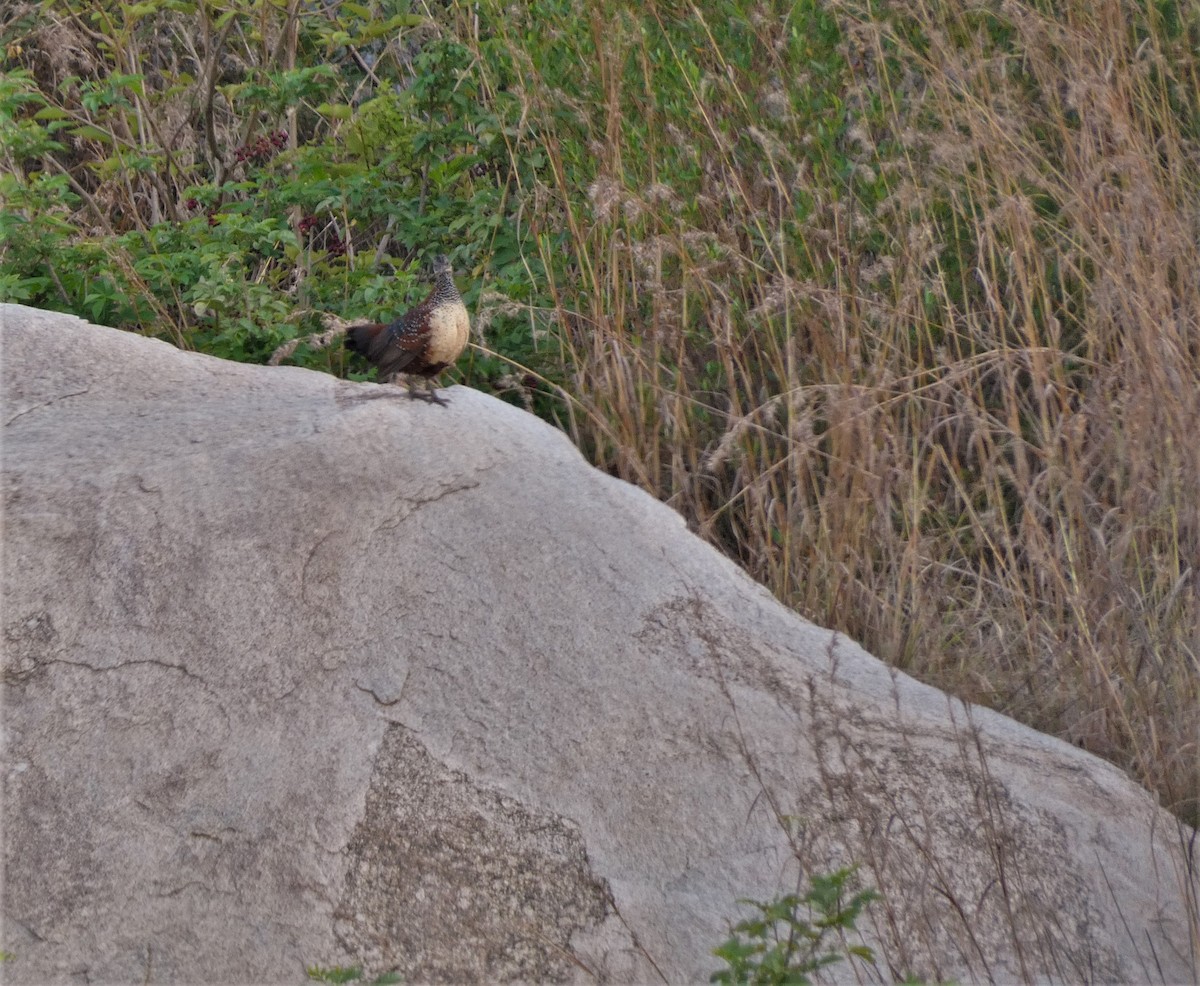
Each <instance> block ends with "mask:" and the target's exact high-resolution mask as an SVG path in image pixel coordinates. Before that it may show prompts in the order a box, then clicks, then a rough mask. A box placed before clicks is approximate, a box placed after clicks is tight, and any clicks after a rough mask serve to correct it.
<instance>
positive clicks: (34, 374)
mask: <svg viewBox="0 0 1200 986" xmlns="http://www.w3.org/2000/svg"><path fill="white" fill-rule="evenodd" d="M0 318H2V325H3V327H2V330H0V339H2V345H3V352H2V357H3V430H2V433H0V436H2V440H3V489H4V513H3V534H4V557H3V592H4V611H3V631H4V680H5V692H4V699H3V713H4V716H3V719H4V741H5V747H4V761H3V771H4V809H3V811H4V868H5V869H4V877H5V881H4V900H3V905H4V924H3V929H2V934H0V938H2V940H0V947H2V948H3V949H5V950H7V951H8V952H10V953H12V956H13V957H12V958H11V959H9V960H8V961H7V962H6V963H5V964H4V967H3V973H4V978H5V979H6V980H7V981H9V982H14V983H16V982H22V983H27V982H129V983H132V982H139V983H140V982H159V983H162V982H191V983H196V982H212V983H217V982H220V983H235V982H246V983H249V982H281V983H298V982H303V981H304V968H305V966H306V965H309V964H314V963H316V964H321V965H324V966H332V965H351V964H362V965H364V966H365V967H366V970H367V972H368V973H370V974H375V973H379V972H382V971H384V970H387V969H392V968H395V969H398V970H399V971H400V972H401V973H402V975H403V976H404V977H405V981H407V982H422V981H487V982H491V981H511V980H526V981H562V980H571V981H585V982H586V981H591V980H593V979H598V980H602V981H605V980H607V981H636V982H653V981H662V980H666V981H669V982H689V981H698V980H705V979H707V977H708V975H709V973H710V972H712V971H713V970H714V969H716V968H718V967H719V963H718V962H717V961H716V960H715V959H714V958H713V957H712V955H711V954H710V949H711V948H712V947H713V946H715V945H716V944H718V943H719V942H720V941H722V940H723V938H724V937H725V934H726V932H727V929H728V926H729V923H730V922H732V921H734V920H737V919H738V918H739V917H740V916H743V915H744V914H745V910H744V909H743V908H741V907H739V905H738V904H737V899H738V898H753V899H757V900H767V899H770V898H772V897H774V896H776V895H778V894H780V893H784V892H787V891H789V890H793V889H795V887H796V884H797V880H798V878H799V877H800V875H801V874H802V873H806V872H828V871H830V870H831V869H833V868H835V867H837V866H840V865H844V864H846V863H849V862H851V861H856V862H858V863H859V864H860V866H861V868H860V870H859V878H860V879H861V881H862V882H863V883H864V884H867V885H871V886H874V887H876V888H878V889H879V890H880V891H881V893H882V894H883V895H884V899H883V900H882V901H881V902H879V903H877V904H874V905H872V907H871V909H870V911H869V912H868V913H867V915H865V916H864V918H863V919H862V920H861V921H860V928H861V930H862V932H863V934H864V935H865V938H866V940H867V941H868V942H869V943H870V944H872V945H873V946H874V947H875V948H876V950H877V964H876V965H875V966H870V965H866V964H863V963H858V962H857V961H856V964H855V965H854V966H851V965H850V964H848V963H842V964H841V965H838V966H833V967H831V969H830V970H829V973H830V975H831V976H832V977H833V978H840V979H848V980H852V979H855V978H859V979H866V980H868V981H870V980H889V979H892V978H894V977H897V976H901V975H904V974H906V973H910V972H912V973H917V974H919V975H922V976H925V977H928V978H936V979H947V978H953V979H957V980H960V981H983V980H988V979H992V980H997V981H1010V980H1017V979H1034V980H1052V981H1060V982H1077V981H1082V980H1085V979H1086V980H1090V981H1105V980H1113V981H1151V980H1153V981H1166V982H1180V981H1189V980H1192V979H1194V977H1195V965H1194V964H1193V963H1194V961H1195V960H1194V957H1193V956H1192V953H1191V951H1190V949H1191V947H1192V945H1190V944H1189V931H1190V930H1191V931H1194V929H1195V924H1194V920H1195V912H1194V908H1192V909H1191V910H1189V907H1190V904H1189V899H1190V900H1192V901H1194V893H1195V883H1194V882H1191V883H1189V878H1188V877H1187V876H1186V869H1185V866H1184V862H1183V860H1184V853H1183V851H1182V849H1181V846H1182V844H1183V843H1184V842H1185V841H1186V840H1187V839H1189V838H1191V835H1192V833H1191V832H1190V830H1184V829H1181V828H1180V827H1179V826H1178V825H1177V823H1176V822H1175V821H1174V820H1173V819H1172V818H1171V817H1170V816H1168V815H1167V814H1165V813H1163V812H1162V811H1160V810H1159V809H1158V808H1157V807H1156V806H1155V803H1154V801H1153V800H1152V799H1151V798H1150V797H1149V796H1148V795H1147V794H1146V793H1145V792H1144V791H1143V790H1141V789H1140V788H1139V787H1138V786H1136V785H1135V784H1133V783H1132V782H1131V781H1130V780H1128V779H1127V778H1126V777H1125V776H1124V775H1123V774H1122V773H1121V772H1120V771H1118V770H1117V769H1115V768H1114V767H1112V766H1110V765H1108V764H1105V763H1103V762H1101V761H1100V760H1098V759H1096V758H1094V757H1092V756H1089V755H1087V754H1084V753H1081V752H1080V751H1078V750H1075V749H1073V748H1071V747H1069V746H1067V745H1064V744H1063V743H1060V742H1058V741H1056V740H1054V739H1051V738H1048V737H1046V736H1043V735H1040V734H1038V733H1035V732H1033V731H1032V730H1029V729H1026V728H1025V727H1022V726H1020V725H1018V724H1016V723H1014V722H1012V721H1010V720H1008V719H1005V718H1003V717H1001V716H999V715H996V714H993V713H990V712H988V711H986V710H982V709H978V708H969V707H966V706H964V705H962V704H961V703H959V702H957V701H955V700H952V699H949V698H947V697H946V696H944V695H942V694H941V693H940V692H937V691H935V690H933V689H931V688H928V687H925V686H923V685H920V684H918V683H916V682H914V681H912V680H910V679H909V678H907V677H905V676H904V675H901V674H897V673H894V672H892V671H890V670H889V669H888V668H886V667H885V666H884V665H883V664H881V663H880V662H878V661H876V660H875V659H874V658H872V657H871V656H870V655H868V654H866V653H865V652H864V651H863V650H861V649H860V648H859V647H857V646H856V645H855V644H854V643H852V642H851V641H849V640H846V639H844V638H840V637H838V636H836V635H835V634H833V633H830V632H828V631H826V630H822V629H819V628H817V627H815V626H812V625H811V624H808V623H806V622H804V621H803V620H801V619H799V618H797V617H796V616H795V615H794V614H793V613H791V612H789V611H787V610H786V609H784V608H783V607H781V606H780V605H778V604H777V603H776V602H775V601H774V600H773V599H772V598H771V596H770V595H769V594H768V593H767V592H766V591H765V590H764V589H762V588H761V587H759V586H757V585H755V584H754V583H752V582H751V581H750V580H749V579H748V578H746V577H745V576H744V575H743V574H742V573H741V572H740V571H739V570H738V569H736V567H735V566H734V565H732V564H731V563H730V562H729V561H727V560H726V559H724V558H723V557H721V556H720V555H719V554H718V553H716V552H715V551H713V550H712V549H710V548H708V547H707V546H705V545H704V544H703V543H701V542H700V541H699V540H698V539H697V538H695V537H693V536H692V535H691V534H689V533H688V532H687V531H686V530H685V528H684V525H683V523H682V522H681V520H680V518H679V517H678V516H677V515H675V514H674V513H673V512H672V511H670V510H669V509H668V508H667V507H665V506H663V505H661V504H659V503H657V502H655V501H654V500H653V499H651V498H650V497H648V496H646V495H645V494H643V493H642V492H640V491H638V490H637V489H634V488H633V487H631V486H628V485H626V484H624V483H622V482H619V481H617V480H614V479H612V478H610V477H607V476H605V475H602V474H601V473H599V472H597V471H595V470H593V469H591V468H590V467H588V466H587V465H586V464H585V463H584V461H583V460H582V459H581V457H580V456H579V454H578V453H577V452H576V451H575V450H574V448H573V447H572V446H571V445H570V444H569V442H568V441H567V440H566V439H565V438H564V437H563V436H562V435H560V434H559V433H557V432H555V431H554V430H552V429H551V428H549V427H548V426H546V425H545V424H543V423H541V422H540V421H538V420H537V419H536V418H534V417H532V416H530V415H528V414H525V413H523V412H521V411H519V410H517V409H514V408H512V407H509V406H507V405H505V404H502V403H500V402H498V401H496V400H493V399H491V398H489V397H486V396H484V395H482V394H479V393H476V392H474V391H471V390H467V389H464V388H454V389H452V390H450V391H449V394H448V396H449V397H450V398H451V400H452V404H451V405H450V406H449V407H448V408H441V407H432V406H428V405H425V404H423V403H419V402H412V401H409V400H407V399H405V398H404V397H403V396H402V395H401V394H400V393H398V392H395V391H389V390H386V389H381V388H378V387H376V386H374V385H370V384H355V383H349V382H345V381H340V380H337V379H334V378H332V377H329V376H324V375H321V374H317V373H312V372H308V371H304V370H300V369H296V368H286V367H285V368H264V367H250V366H241V365H236V364H232V363H227V362H223V361H220V360H216V359H211V358H207V357H203V356H198V355H195V354H189V353H183V352H180V351H178V350H176V349H174V348H172V347H171V346H169V345H167V344H165V343H162V342H156V341H150V340H146V339H143V338H140V337H137V336H134V335H130V334H125V333H121V332H116V331H113V330H110V329H104V328H98V327H95V326H91V325H88V324H86V323H84V322H82V321H80V320H78V319H75V318H72V317H68V316H63V315H57V314H51V313H46V312H39V311H35V310H32V309H28V308H22V307H19V306H2V307H0ZM1189 894H1191V895H1193V896H1191V897H1190V898H1189ZM1193 943H1194V939H1193Z"/></svg>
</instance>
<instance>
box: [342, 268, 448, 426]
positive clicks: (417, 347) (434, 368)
mask: <svg viewBox="0 0 1200 986" xmlns="http://www.w3.org/2000/svg"><path fill="white" fill-rule="evenodd" d="M433 272H434V275H435V281H434V285H433V290H432V291H430V293H429V297H427V298H426V299H425V300H424V301H422V302H421V303H420V304H419V305H417V306H416V307H415V308H413V309H411V310H410V311H408V312H405V313H404V314H403V315H401V316H400V317H399V318H397V319H396V320H395V321H394V322H391V323H388V324H384V323H382V322H370V323H366V324H364V325H352V326H350V327H349V328H348V329H346V346H347V348H349V349H350V350H352V351H353V352H356V353H359V354H361V355H362V356H365V357H366V358H367V360H368V361H369V362H370V363H373V364H374V365H375V366H377V367H378V368H379V379H380V381H386V380H390V379H391V378H392V377H394V376H395V375H396V374H398V373H410V374H413V375H415V376H421V377H425V378H426V379H427V380H430V381H432V378H433V377H435V376H437V375H438V374H439V373H441V372H442V371H443V370H444V369H446V368H447V367H448V366H450V365H451V364H452V363H453V362H454V361H455V360H456V359H458V357H459V354H460V353H462V351H463V350H464V349H465V348H466V345H467V339H468V337H469V335H470V330H471V323H470V318H469V316H468V315H467V308H466V305H464V304H463V300H462V295H460V294H459V293H458V288H457V287H455V284H454V271H453V270H452V268H451V266H450V261H449V260H447V258H446V257H438V258H437V259H436V260H435V261H434V265H433ZM409 394H410V396H413V397H416V396H418V395H417V394H416V393H415V392H414V391H412V390H411V389H410V390H409ZM425 396H426V397H427V399H428V400H431V401H434V402H436V403H439V404H442V403H445V401H444V400H443V399H442V398H439V397H438V396H437V391H436V390H435V389H433V388H432V386H430V388H429V389H428V390H427V391H426V394H425Z"/></svg>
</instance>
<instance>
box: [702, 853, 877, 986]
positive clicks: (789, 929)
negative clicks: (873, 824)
mask: <svg viewBox="0 0 1200 986" xmlns="http://www.w3.org/2000/svg"><path fill="white" fill-rule="evenodd" d="M854 870H855V868H854V867H847V868H845V869H840V870H838V871H837V872H835V873H831V874H829V875H827V876H814V877H813V878H812V880H811V885H810V887H809V890H808V892H807V893H806V894H803V895H800V894H786V895H785V896H783V897H778V898H776V899H775V900H773V901H771V902H770V903H768V904H761V903H759V902H758V901H753V900H743V901H741V903H743V904H749V905H750V906H751V907H754V908H756V909H757V910H758V914H757V915H755V916H754V917H752V918H747V919H746V920H745V921H742V922H740V923H739V924H737V925H735V926H734V928H733V934H732V935H731V936H730V937H729V940H728V941H726V942H725V943H724V944H723V945H721V946H720V947H719V948H715V949H713V954H714V955H716V956H717V958H720V959H724V960H725V962H726V963H727V964H728V966H729V968H727V969H722V970H720V971H719V972H715V973H713V975H712V977H711V980H710V981H711V982H714V983H753V984H756V986H768V984H770V986H775V984H780V986H783V984H788V986H800V984H804V983H808V982H809V978H808V974H809V973H812V972H816V971H817V970H818V969H822V968H824V967H825V966H827V965H832V964H833V963H835V962H840V961H841V960H842V959H843V958H845V957H846V956H847V955H855V956H857V957H859V958H861V959H865V960H866V961H868V962H873V961H874V960H875V955H874V953H873V952H872V951H871V949H870V948H868V947H867V946H866V945H849V944H847V943H846V941H845V939H844V937H843V933H844V932H846V931H853V930H854V923H855V921H857V920H858V916H859V914H860V913H861V912H862V909H863V908H864V907H865V906H866V905H867V904H869V903H870V902H871V901H873V900H877V899H878V898H879V895H878V894H877V893H875V891H874V890H870V889H868V890H860V891H858V892H857V893H855V894H854V895H853V896H851V897H849V898H848V899H847V896H846V895H847V894H848V893H849V887H848V883H849V882H850V879H851V877H852V876H853V875H854ZM802 910H804V911H807V914H808V917H807V919H805V918H804V917H803V916H802V915H801V912H802ZM831 938H832V939H834V940H833V941H831V940H830V939H831Z"/></svg>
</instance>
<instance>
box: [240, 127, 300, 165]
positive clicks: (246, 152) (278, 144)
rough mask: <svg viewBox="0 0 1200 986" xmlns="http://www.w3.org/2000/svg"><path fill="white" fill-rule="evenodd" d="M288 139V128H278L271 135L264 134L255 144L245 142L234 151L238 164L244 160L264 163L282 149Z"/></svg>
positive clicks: (252, 162)
mask: <svg viewBox="0 0 1200 986" xmlns="http://www.w3.org/2000/svg"><path fill="white" fill-rule="evenodd" d="M287 140H288V135H287V131H286V130H277V131H276V132H275V133H273V134H270V135H267V134H263V135H262V136H261V137H259V138H258V140H256V141H255V142H254V143H253V144H244V145H243V146H241V147H239V148H238V149H237V150H236V151H234V152H233V156H234V159H235V160H236V161H237V162H238V164H241V163H242V162H244V161H249V162H250V163H251V164H262V163H263V162H264V161H269V160H270V159H271V158H272V157H274V156H275V154H276V152H278V151H280V150H282V149H283V148H284V146H285V145H286V144H287Z"/></svg>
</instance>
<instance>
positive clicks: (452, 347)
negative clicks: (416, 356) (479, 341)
mask: <svg viewBox="0 0 1200 986" xmlns="http://www.w3.org/2000/svg"><path fill="white" fill-rule="evenodd" d="M470 335H471V319H470V318H469V317H468V316H467V306H466V305H464V304H463V303H462V302H461V301H459V302H456V303H452V304H448V305H438V306H437V308H435V309H434V310H433V311H432V312H430V313H429V345H428V347H427V348H426V350H425V362H427V363H453V362H454V361H455V360H456V359H458V355H459V353H461V352H462V351H463V350H464V349H466V348H467V339H468V338H469V337H470Z"/></svg>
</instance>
